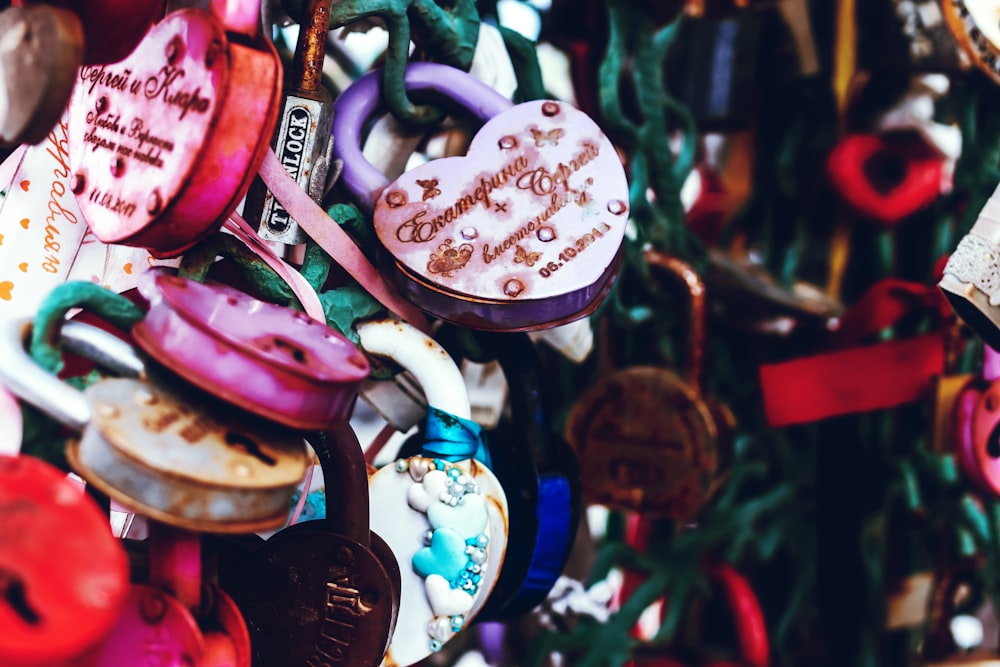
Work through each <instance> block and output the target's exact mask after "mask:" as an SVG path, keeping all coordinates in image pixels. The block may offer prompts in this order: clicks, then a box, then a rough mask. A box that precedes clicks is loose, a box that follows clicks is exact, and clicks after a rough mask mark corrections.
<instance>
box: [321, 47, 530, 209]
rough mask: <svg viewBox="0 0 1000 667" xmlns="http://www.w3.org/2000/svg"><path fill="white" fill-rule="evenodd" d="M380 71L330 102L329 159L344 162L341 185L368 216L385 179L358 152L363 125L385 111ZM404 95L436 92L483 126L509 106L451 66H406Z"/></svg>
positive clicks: (359, 80)
mask: <svg viewBox="0 0 1000 667" xmlns="http://www.w3.org/2000/svg"><path fill="white" fill-rule="evenodd" d="M381 81H382V71H381V70H380V69H379V70H373V71H371V72H369V73H368V74H365V75H364V76H363V77H361V78H360V79H358V80H357V81H355V82H354V83H352V84H351V85H350V86H348V88H347V90H345V91H344V92H342V93H341V94H340V96H339V97H337V100H336V102H334V103H333V137H334V140H333V141H334V143H333V154H334V157H336V158H337V159H340V160H342V161H343V163H344V171H343V173H342V174H341V179H342V180H343V183H344V186H345V187H346V188H347V191H348V192H350V193H351V196H353V197H354V199H355V200H356V201H357V202H358V203H360V204H362V205H363V206H364V207H365V209H366V210H367V211H368V212H371V211H372V209H374V208H375V199H376V198H377V197H378V195H379V193H380V192H382V190H383V189H384V188H385V186H387V185H389V179H388V178H386V177H385V174H383V173H382V172H380V171H379V170H378V169H376V168H375V166H374V165H373V164H372V163H371V162H369V161H368V159H367V158H366V157H365V156H364V153H362V152H361V146H362V139H363V136H364V129H365V124H366V123H367V122H368V121H369V120H371V119H372V118H373V117H374V116H375V115H376V114H377V113H378V112H380V111H385V110H386V109H387V107H386V106H385V104H384V103H383V101H382V94H381V88H380V86H381ZM405 82H406V92H408V93H412V92H426V91H431V92H434V93H438V94H440V95H442V96H443V97H445V98H447V99H449V100H452V101H453V102H455V103H456V104H457V105H459V106H461V107H462V108H464V109H465V110H466V111H468V112H469V114H471V115H472V116H473V117H475V118H478V119H479V120H481V121H483V122H484V123H485V122H486V121H488V120H489V119H490V118H493V117H494V116H497V115H499V114H501V113H503V112H504V111H506V110H507V109H510V108H511V107H513V106H514V103H513V102H511V101H510V100H508V99H507V98H506V97H504V96H503V95H501V94H500V93H498V92H497V91H495V90H493V88H491V87H490V86H488V85H486V84H485V83H483V82H482V81H480V80H479V79H476V78H474V77H472V76H470V75H469V74H468V73H467V72H463V71H462V70H460V69H457V68H455V67H449V66H447V65H439V64H437V63H425V62H416V63H410V64H409V65H407V66H406V79H405Z"/></svg>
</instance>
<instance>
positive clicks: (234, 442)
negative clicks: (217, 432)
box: [226, 431, 278, 466]
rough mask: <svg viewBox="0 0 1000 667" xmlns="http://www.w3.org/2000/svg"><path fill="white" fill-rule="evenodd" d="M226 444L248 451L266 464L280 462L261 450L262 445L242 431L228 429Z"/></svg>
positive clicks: (270, 464)
mask: <svg viewBox="0 0 1000 667" xmlns="http://www.w3.org/2000/svg"><path fill="white" fill-rule="evenodd" d="M226 444H227V445H229V446H230V447H232V448H234V449H238V450H240V451H241V452H246V453H247V454H249V455H250V456H252V457H254V458H256V459H258V460H259V461H262V462H263V463H264V464H265V465H269V466H273V465H275V464H277V463H278V462H277V461H276V460H275V459H274V458H273V457H271V456H268V455H267V454H265V453H264V452H262V451H261V450H260V445H258V444H257V442H256V441H255V440H254V439H253V438H249V437H247V436H245V435H243V434H242V433H236V432H234V431H228V432H227V433H226Z"/></svg>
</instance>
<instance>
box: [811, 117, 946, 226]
mask: <svg viewBox="0 0 1000 667" xmlns="http://www.w3.org/2000/svg"><path fill="white" fill-rule="evenodd" d="M942 169H943V161H942V159H941V157H940V156H938V155H936V154H935V153H934V152H933V151H932V150H931V149H930V148H929V147H928V146H927V145H926V144H925V143H924V142H923V140H922V139H920V138H919V137H917V136H911V135H901V136H898V137H893V138H892V139H890V138H889V137H887V136H886V135H873V134H849V135H847V136H846V137H844V138H843V139H841V141H840V143H838V144H837V146H836V147H835V148H834V149H833V151H832V152H831V153H830V156H829V157H828V158H827V162H826V170H827V174H828V176H829V178H830V183H831V184H832V185H833V187H834V188H835V189H836V190H837V192H838V193H839V194H840V196H841V197H843V199H844V200H845V201H846V202H847V203H848V204H850V205H851V206H853V207H854V208H855V209H857V210H858V212H860V213H862V214H863V215H865V216H867V217H869V218H871V219H873V220H876V221H878V222H881V223H883V224H887V225H893V224H896V223H898V222H900V221H901V220H903V219H904V218H906V217H908V216H910V215H912V214H914V213H916V212H917V211H919V210H920V209H922V208H924V207H925V206H927V205H929V204H930V203H931V202H933V201H934V200H935V199H936V198H937V196H938V194H939V193H940V191H941V173H942Z"/></svg>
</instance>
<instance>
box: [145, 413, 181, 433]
mask: <svg viewBox="0 0 1000 667" xmlns="http://www.w3.org/2000/svg"><path fill="white" fill-rule="evenodd" d="M180 417H181V416H180V415H179V414H178V413H177V412H175V411H173V410H164V411H162V412H159V413H157V414H153V415H150V416H148V417H143V418H142V427H143V428H144V429H146V430H147V431H152V432H153V433H163V432H164V431H166V430H167V429H168V428H170V426H171V425H172V424H174V423H175V422H176V421H177V420H178V419H180Z"/></svg>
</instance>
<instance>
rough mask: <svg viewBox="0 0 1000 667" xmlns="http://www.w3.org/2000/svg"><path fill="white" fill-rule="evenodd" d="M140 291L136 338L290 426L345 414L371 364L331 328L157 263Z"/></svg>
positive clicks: (163, 358) (211, 386)
mask: <svg viewBox="0 0 1000 667" xmlns="http://www.w3.org/2000/svg"><path fill="white" fill-rule="evenodd" d="M139 291H140V293H141V294H142V295H143V296H144V297H145V298H146V299H147V300H148V301H149V302H150V309H149V313H148V314H147V315H146V317H145V318H144V319H143V320H142V321H141V322H139V323H138V324H136V325H135V326H134V327H133V328H132V335H133V336H134V337H135V341H136V343H137V344H138V345H139V346H140V347H141V348H142V349H143V350H145V351H146V352H147V353H148V354H150V355H151V356H152V357H153V358H155V359H156V360H157V361H159V362H160V363H162V364H164V365H166V366H167V367H169V368H170V369H172V370H173V371H175V372H177V373H178V374H179V375H181V376H182V377H183V378H185V379H186V380H188V381H189V382H191V383H193V384H195V385H197V386H198V387H201V388H202V389H204V390H205V391H207V392H209V393H211V394H213V395H216V396H218V397H220V398H222V399H223V400H226V401H229V402H231V403H233V404H235V405H237V406H239V407H241V408H243V409H245V410H249V411H251V412H253V413H255V414H258V415H260V416H262V417H265V418H267V419H271V420H273V421H277V422H279V423H281V424H284V425H286V426H290V427H292V428H297V429H308V430H317V429H323V428H327V427H329V426H330V425H331V424H334V423H337V422H340V421H346V420H347V419H349V418H350V415H351V411H352V410H353V408H354V403H355V400H356V398H357V391H358V387H359V385H360V383H361V381H362V380H364V379H365V378H366V377H367V376H368V371H369V364H368V360H367V358H366V357H365V356H364V354H362V353H361V351H360V350H358V349H357V347H355V346H354V344H353V343H351V342H350V341H349V340H347V339H346V338H344V337H343V336H342V335H340V334H339V333H337V332H336V331H335V330H333V329H331V328H330V327H328V326H326V325H325V324H323V323H321V322H317V321H316V320H313V319H312V318H310V317H309V316H308V315H306V314H305V313H301V312H297V311H294V310H291V309H289V308H284V307H281V306H276V305H274V304H270V303H265V302H263V301H258V300H257V299H254V298H253V297H250V296H248V295H247V294H244V293H243V292H239V291H237V290H235V289H232V288H229V287H226V286H223V285H215V284H213V285H203V284H201V283H198V282H195V281H193V280H188V279H186V278H181V277H179V276H176V275H172V274H171V273H169V272H167V271H165V270H162V269H153V270H150V271H147V272H146V273H145V274H143V276H142V277H141V279H140V282H139ZM206 350H211V351H212V353H211V354H206V353H205V351H206Z"/></svg>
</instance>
